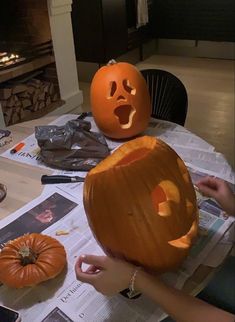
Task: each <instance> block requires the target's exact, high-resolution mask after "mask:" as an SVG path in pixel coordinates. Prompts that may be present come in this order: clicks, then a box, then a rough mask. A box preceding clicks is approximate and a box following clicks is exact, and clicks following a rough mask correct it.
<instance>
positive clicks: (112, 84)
mask: <svg viewBox="0 0 235 322" xmlns="http://www.w3.org/2000/svg"><path fill="white" fill-rule="evenodd" d="M116 90H117V84H116V82H115V81H112V82H110V83H109V91H108V97H107V98H111V97H113V95H114V94H115V92H116Z"/></svg>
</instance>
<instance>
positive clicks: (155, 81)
mask: <svg viewBox="0 0 235 322" xmlns="http://www.w3.org/2000/svg"><path fill="white" fill-rule="evenodd" d="M140 72H141V73H142V75H143V76H144V78H145V80H146V82H147V85H148V89H149V94H150V97H151V104H152V115H151V116H152V117H154V118H157V119H161V120H167V121H171V122H174V123H177V124H180V125H183V126H184V123H185V119H186V115H187V109H188V95H187V91H186V89H185V86H184V84H183V83H182V82H181V81H180V80H179V79H178V78H177V77H176V76H175V75H173V74H171V73H169V72H167V71H165V70H160V69H143V70H141V71H140Z"/></svg>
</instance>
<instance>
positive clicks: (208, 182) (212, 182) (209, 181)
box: [196, 176, 218, 189]
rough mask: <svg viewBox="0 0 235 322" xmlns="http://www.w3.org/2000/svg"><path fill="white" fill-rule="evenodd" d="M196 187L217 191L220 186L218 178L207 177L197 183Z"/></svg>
mask: <svg viewBox="0 0 235 322" xmlns="http://www.w3.org/2000/svg"><path fill="white" fill-rule="evenodd" d="M196 186H197V187H199V186H207V187H210V188H213V189H215V188H216V187H217V186H218V181H217V178H214V177H210V176H206V177H203V178H202V179H200V180H199V181H197V182H196Z"/></svg>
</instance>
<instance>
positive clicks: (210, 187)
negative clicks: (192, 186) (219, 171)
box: [196, 176, 235, 215]
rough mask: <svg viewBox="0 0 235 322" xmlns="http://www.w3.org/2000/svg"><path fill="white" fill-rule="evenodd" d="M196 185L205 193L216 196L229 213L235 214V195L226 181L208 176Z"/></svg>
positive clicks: (208, 195)
mask: <svg viewBox="0 0 235 322" xmlns="http://www.w3.org/2000/svg"><path fill="white" fill-rule="evenodd" d="M196 186H197V187H198V189H199V190H200V192H201V193H202V194H203V195H205V196H207V197H212V198H214V199H215V200H216V201H217V202H218V203H219V204H220V205H221V207H222V208H223V210H224V211H225V212H226V213H227V214H229V215H235V195H234V193H233V191H232V190H231V189H230V187H229V185H228V183H227V182H226V181H224V180H222V179H219V178H214V177H210V176H207V177H204V178H202V179H201V180H199V181H198V182H197V183H196Z"/></svg>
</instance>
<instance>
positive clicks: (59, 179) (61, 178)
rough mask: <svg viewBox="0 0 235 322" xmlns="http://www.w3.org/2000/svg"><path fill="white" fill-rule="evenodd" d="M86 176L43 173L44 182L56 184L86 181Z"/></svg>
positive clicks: (42, 181) (42, 180) (42, 179)
mask: <svg viewBox="0 0 235 322" xmlns="http://www.w3.org/2000/svg"><path fill="white" fill-rule="evenodd" d="M84 180H85V178H82V177H79V176H74V177H70V176H65V175H51V176H48V175H43V176H42V177H41V183H42V184H56V183H74V182H84Z"/></svg>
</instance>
